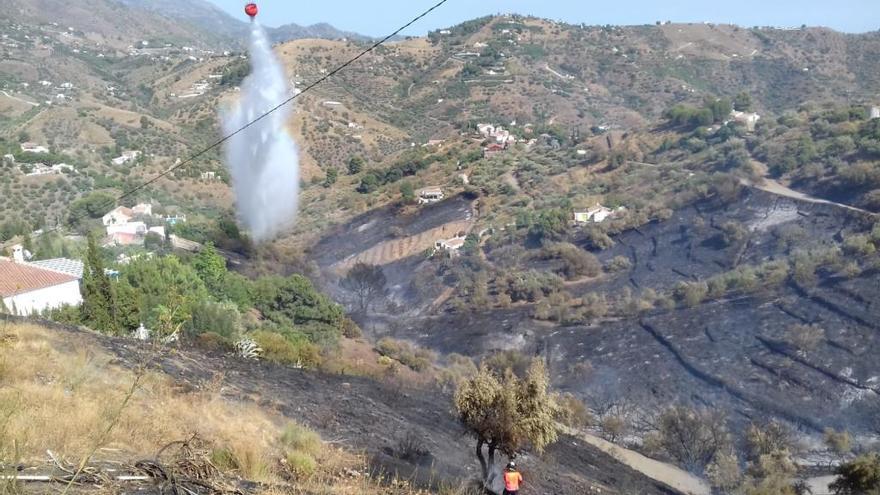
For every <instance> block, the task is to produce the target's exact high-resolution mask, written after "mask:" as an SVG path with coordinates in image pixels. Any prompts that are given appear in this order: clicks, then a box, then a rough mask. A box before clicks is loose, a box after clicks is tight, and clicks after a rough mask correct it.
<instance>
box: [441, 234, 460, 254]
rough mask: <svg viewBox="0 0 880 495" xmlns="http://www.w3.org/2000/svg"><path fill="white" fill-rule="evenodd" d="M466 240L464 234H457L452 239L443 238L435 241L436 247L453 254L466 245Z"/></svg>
mask: <svg viewBox="0 0 880 495" xmlns="http://www.w3.org/2000/svg"><path fill="white" fill-rule="evenodd" d="M464 241H465V237H464V236H456V237H453V238H451V239H441V240H439V241H437V242H435V243H434V249H436V250H442V251H446V252H447V253H450V254H452V253H455V252H457V251H458V250H459V249H461V248H462V247H463V246H464Z"/></svg>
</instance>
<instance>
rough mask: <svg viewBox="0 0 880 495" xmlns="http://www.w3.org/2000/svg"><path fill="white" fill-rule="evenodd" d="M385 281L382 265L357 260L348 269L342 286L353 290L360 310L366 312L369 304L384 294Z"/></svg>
mask: <svg viewBox="0 0 880 495" xmlns="http://www.w3.org/2000/svg"><path fill="white" fill-rule="evenodd" d="M386 282H387V280H386V279H385V274H384V273H383V272H382V267H379V266H376V265H369V264H367V263H363V262H359V263H357V264H356V265H354V266H353V267H352V268H351V270H349V271H348V275H346V276H345V278H344V279H343V280H342V286H343V287H345V288H346V289H348V290H350V291H352V292H354V294H355V297H357V301H358V307H359V309H360V311H361V312H363V313H366V312H367V310H368V309H369V307H370V304H372V303H373V301H375V300H376V299H377V298H378V297H381V296H383V295H384V294H385V283H386Z"/></svg>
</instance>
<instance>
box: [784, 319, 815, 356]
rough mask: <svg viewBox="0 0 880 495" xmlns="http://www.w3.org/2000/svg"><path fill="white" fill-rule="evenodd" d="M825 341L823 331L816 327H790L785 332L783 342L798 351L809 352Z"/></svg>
mask: <svg viewBox="0 0 880 495" xmlns="http://www.w3.org/2000/svg"><path fill="white" fill-rule="evenodd" d="M824 339H825V330H824V329H822V327H820V326H818V325H792V326H790V327H788V330H786V332H785V341H786V342H788V343H789V344H790V345H791V346H792V347H794V348H795V349H797V350H799V351H803V352H809V351H814V350H816V347H818V346H819V344H820V343H821V342H822V340H824Z"/></svg>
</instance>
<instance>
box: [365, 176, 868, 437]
mask: <svg viewBox="0 0 880 495" xmlns="http://www.w3.org/2000/svg"><path fill="white" fill-rule="evenodd" d="M737 194H738V196H737V197H736V198H735V201H732V202H720V201H718V200H717V198H716V199H708V200H701V201H697V202H695V203H693V204H691V205H689V206H687V207H684V208H682V209H679V210H678V211H675V212H674V213H673V214H672V215H670V217H669V218H668V219H667V220H659V221H654V222H650V223H648V224H645V225H643V226H641V227H639V228H636V229H632V230H627V231H625V232H623V233H621V234H619V235H616V236H614V237H613V241H614V245H613V246H612V247H610V248H608V249H606V250H603V251H598V250H594V253H595V256H596V257H597V259H598V260H599V262H600V263H602V265H604V266H605V267H606V268H607V267H608V266H609V264H611V262H612V261H614V260H618V261H617V263H620V261H619V260H620V259H621V258H624V259H626V260H627V263H625V264H624V265H625V268H624V269H617V268H616V269H615V270H607V269H606V270H605V272H604V273H602V274H600V275H598V276H595V277H586V278H583V277H582V278H579V279H576V280H572V281H570V282H561V284H562V285H561V286H560V287H562V289H561V290H562V291H565V292H567V295H566V296H565V298H564V299H563V298H560V300H562V301H565V302H568V304H572V305H575V304H577V302H578V301H579V300H583V301H592V302H595V301H597V300H600V301H601V304H602V305H605V306H606V308H605V309H604V310H603V311H601V312H596V313H592V316H591V317H587V318H580V319H574V318H572V319H564V320H561V321H558V320H557V321H554V319H553V318H545V317H543V315H539V314H538V311H539V310H540V305H541V303H542V301H546V300H547V298H539V299H538V300H537V301H528V300H523V301H521V302H519V303H516V302H514V304H512V305H509V306H507V307H502V306H500V305H499V304H497V303H495V300H497V299H496V298H497V297H498V293H499V290H500V287H501V286H500V285H498V282H497V280H498V279H497V278H492V276H490V282H489V284H488V285H489V301H490V302H489V304H487V305H486V306H485V307H482V308H472V309H468V310H462V309H461V308H460V307H456V305H454V304H445V305H443V304H441V305H439V306H438V305H437V304H436V302H437V301H436V300H433V298H434V297H436V296H435V295H434V294H436V293H437V292H436V291H435V292H433V293H429V296H428V297H421V298H420V296H419V295H418V294H419V291H411V292H410V293H409V294H408V297H409V298H410V299H409V300H410V301H414V302H413V303H412V304H410V305H408V306H407V307H406V309H407V310H408V312H406V313H405V315H402V314H401V313H389V312H383V311H382V310H377V311H376V312H375V313H374V314H372V315H371V316H369V317H365V320H364V322H363V324H364V327H365V328H368V329H371V330H372V331H373V332H375V334H376V335H377V336H380V335H385V334H388V335H391V336H394V337H397V338H403V339H408V340H411V341H413V342H416V343H418V344H419V345H421V346H424V347H427V348H429V349H433V350H436V351H438V352H440V353H441V354H450V353H458V354H464V355H468V356H472V357H476V358H480V357H485V356H488V355H490V354H492V353H493V352H497V351H502V350H516V351H519V352H521V353H523V354H526V355H539V356H543V357H544V358H546V359H547V361H548V362H549V363H550V369H551V374H552V376H553V379H554V381H555V383H556V384H557V385H558V386H559V387H560V388H561V389H562V390H565V391H570V392H573V393H575V394H576V395H577V396H579V397H581V398H583V399H584V400H585V402H586V403H587V404H591V405H593V406H594V407H596V408H597V409H599V408H601V405H602V404H608V403H611V402H615V403H620V404H625V409H626V412H625V414H626V415H630V416H632V417H633V418H636V417H638V416H642V415H645V414H650V411H656V410H657V408H659V407H661V406H662V405H666V404H669V403H685V404H689V405H693V406H698V407H712V408H719V409H722V410H724V411H727V413H728V415H729V417H730V418H731V420H732V421H734V423H735V424H737V425H740V426H744V425H747V424H748V423H749V421H751V420H753V419H757V418H763V417H767V416H770V417H777V418H780V419H783V420H786V421H788V422H790V423H791V424H793V425H796V426H797V427H800V428H803V429H804V431H806V432H819V431H821V430H822V429H823V428H826V427H835V428H843V427H845V428H847V429H849V430H851V431H853V432H860V433H869V432H870V430H871V428H872V426H873V425H872V416H871V415H872V414H873V413H872V412H871V411H876V410H877V408H878V407H880V404H878V398H877V392H878V391H880V382H878V380H880V366H878V365H877V361H876V360H875V359H873V356H875V355H876V353H877V352H878V350H880V349H878V346H880V336H878V333H877V330H878V328H877V323H876V322H877V321H880V306H877V304H876V303H875V300H876V296H877V294H876V291H877V290H878V288H880V271H878V268H877V263H876V259H875V257H872V256H867V257H866V256H864V255H863V254H861V252H860V251H859V250H858V249H856V248H854V247H853V246H854V245H855V244H856V243H855V242H854V241H852V239H855V238H858V237H859V236H860V235H862V234H861V233H862V232H865V231H870V229H871V226H872V224H873V220H874V219H873V218H872V217H871V216H869V215H864V214H862V213H860V212H856V211H850V210H846V209H843V208H840V207H837V206H834V205H830V204H820V203H812V202H806V201H797V200H793V199H789V198H785V197H780V196H777V195H773V194H770V193H766V192H763V191H759V190H756V189H747V188H746V189H742V190H740V192H739V193H737ZM422 215H426V216H430V215H431V211H430V210H426V211H424V212H423V213H422ZM423 221H425V220H423ZM581 232H582V231H580V230H574V231H573V233H572V234H571V236H570V241H571V243H573V244H575V245H577V246H579V247H580V248H581V249H583V250H584V251H587V249H588V248H590V244H589V242H587V240H586V239H585V236H584V235H582V234H581ZM525 242H526V243H528V241H525ZM487 244H488V243H486V242H484V243H483V246H482V247H480V249H479V251H477V253H476V254H465V255H462V256H455V257H453V258H452V259H449V260H444V261H440V262H439V263H440V264H441V265H442V264H444V263H445V264H449V265H451V266H452V267H453V268H452V269H456V268H455V267H456V266H459V267H461V266H464V267H473V266H478V267H479V268H478V270H477V272H475V273H479V271H481V270H488V269H487V268H486V265H482V266H481V265H480V264H479V263H480V262H479V260H480V259H483V260H485V261H484V263H485V264H488V265H489V266H490V267H491V265H492V264H493V263H497V264H500V263H502V262H503V261H502V258H503V257H504V255H502V256H500V257H499V256H498V255H496V254H495V253H502V252H503V251H504V250H510V249H511V246H510V245H502V246H498V245H493V246H492V248H489V247H487ZM841 246H842V248H841ZM538 249H540V248H539V247H537V248H535V247H533V248H530V247H529V246H528V245H524V246H521V247H516V250H517V251H520V252H523V253H525V254H522V255H520V256H519V257H518V260H519V261H518V264H516V265H504V266H505V268H503V269H501V270H499V271H507V272H508V273H510V272H514V271H519V272H526V271H527V270H539V271H543V272H553V271H554V270H556V268H558V266H559V265H560V263H561V262H560V261H558V260H557V261H553V260H550V261H547V260H545V259H544V258H542V257H540V256H536V255H532V254H530V252H534V251H536V250H538ZM474 259H476V260H478V261H473V260H474ZM437 264H438V261H436V260H434V259H431V258H425V256H423V255H422V256H419V257H410V258H407V259H404V260H400V261H397V262H395V263H392V264H389V265H386V266H385V267H384V269H385V271H386V272H388V273H389V274H394V275H393V276H394V277H395V280H396V282H395V285H396V286H398V287H407V286H410V287H411V286H412V285H408V284H407V283H406V281H405V278H406V274H407V273H409V281H410V282H412V281H413V280H415V279H416V277H421V276H423V274H424V273H425V272H427V273H438V274H440V273H442V271H441V270H443V268H440V269H438V268H437V266H438V265H437ZM496 268H497V267H496ZM457 269H461V270H464V269H467V268H457ZM435 270H437V271H435ZM401 277H403V279H401ZM443 280H446V281H447V283H448V281H449V280H450V278H445V279H444V277H442V276H441V277H438V278H437V279H436V280H434V281H432V282H433V283H435V284H437V283H441V282H442V281H443ZM451 280H453V281H456V279H454V278H452V279H451ZM458 282H460V279H459V280H458ZM413 285H415V284H413ZM448 290H450V291H457V290H460V287H454V286H450V287H449V288H448ZM551 297H552V295H551ZM578 298H580V299H578ZM648 298H650V301H647V299H648ZM647 303H650V304H647ZM582 304H587V303H586V302H582ZM415 308H421V309H420V310H418V315H417V316H410V315H414V314H415V313H416V309H415ZM569 314H570V313H569ZM810 332H814V333H816V332H818V335H816V336H814V337H812V338H806V337H803V336H802V335H800V333H807V334H809V333H810Z"/></svg>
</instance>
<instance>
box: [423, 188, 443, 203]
mask: <svg viewBox="0 0 880 495" xmlns="http://www.w3.org/2000/svg"><path fill="white" fill-rule="evenodd" d="M418 196H419V204H420V205H423V204H427V203H436V202H438V201H443V198H444V196H443V189H441V188H439V187H426V188H424V189H419V191H418Z"/></svg>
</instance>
